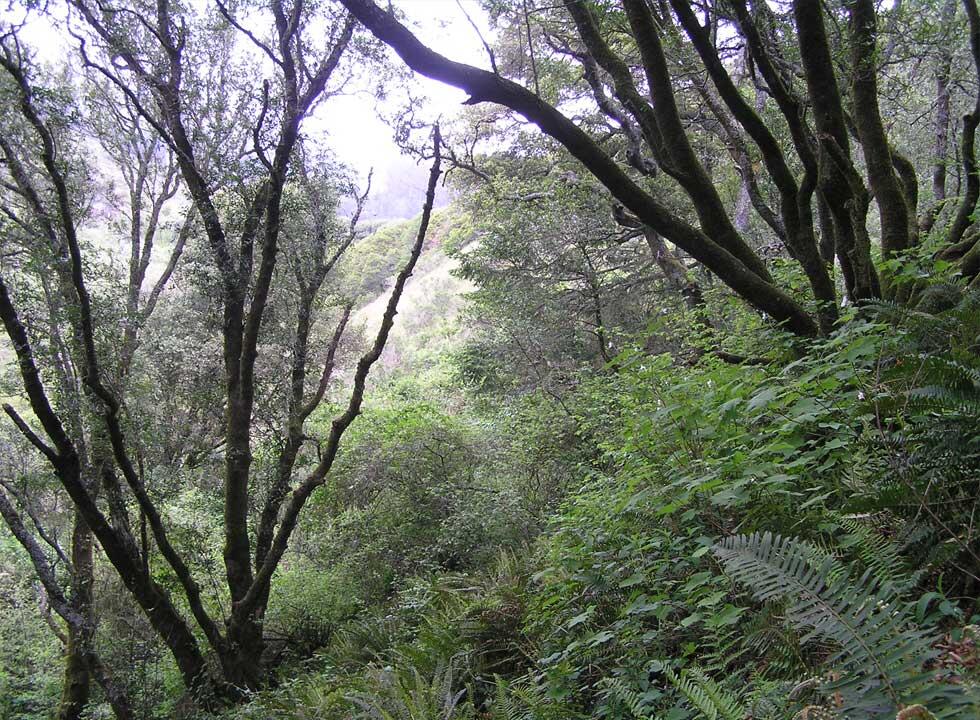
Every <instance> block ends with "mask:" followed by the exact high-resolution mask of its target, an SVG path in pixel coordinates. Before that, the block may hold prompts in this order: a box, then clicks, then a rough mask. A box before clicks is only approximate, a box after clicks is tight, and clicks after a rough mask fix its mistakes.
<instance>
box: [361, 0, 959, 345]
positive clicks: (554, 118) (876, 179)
mask: <svg viewBox="0 0 980 720" xmlns="http://www.w3.org/2000/svg"><path fill="white" fill-rule="evenodd" d="M342 1H343V3H344V5H345V6H346V7H348V8H349V9H350V10H351V12H352V13H354V14H355V15H356V16H357V18H358V19H359V20H360V21H361V22H362V23H363V24H364V25H365V26H366V27H367V28H368V29H369V30H371V32H372V33H374V35H375V36H377V37H378V38H379V39H381V40H383V41H384V42H385V43H387V44H388V45H389V46H391V47H392V48H393V49H394V50H395V52H396V53H397V54H398V55H399V56H400V57H401V59H402V60H403V61H404V62H405V63H406V64H407V65H408V66H409V67H411V68H412V69H413V70H415V71H416V72H419V73H421V74H423V75H426V76H428V77H432V78H434V79H437V80H441V81H443V82H446V83H448V84H451V85H455V86H457V87H460V88H461V89H463V90H465V91H467V92H468V93H470V95H471V97H470V99H469V100H468V102H469V103H474V104H475V103H482V102H492V103H497V104H499V105H503V106H505V107H507V108H510V109H511V110H513V111H515V112H517V113H519V114H521V115H523V116H524V117H525V118H527V119H528V120H529V121H531V122H533V123H535V124H536V125H538V126H539V127H540V129H541V130H542V131H543V132H545V133H546V134H548V135H550V136H551V137H553V138H554V139H556V140H557V141H559V142H560V143H561V144H562V145H564V146H565V148H566V149H567V150H568V151H569V152H570V153H571V154H572V155H573V156H574V157H575V158H576V159H578V160H579V161H580V162H581V163H582V165H584V166H585V168H586V169H587V170H588V171H589V172H591V173H592V174H593V175H594V176H595V177H596V178H597V179H598V180H599V181H600V182H601V183H602V184H603V185H604V186H605V187H606V189H607V190H608V191H609V192H610V194H611V195H612V196H613V197H614V198H615V199H616V200H617V201H619V202H620V203H622V205H624V206H625V207H626V208H627V209H628V210H629V211H630V212H632V213H633V214H635V215H636V216H637V217H638V218H639V219H640V220H641V221H642V222H643V223H644V224H645V225H647V226H649V227H650V228H652V229H653V230H655V231H656V232H657V233H659V234H660V235H662V236H663V237H664V238H666V239H667V240H668V241H669V242H671V243H673V244H674V245H676V246H677V247H679V248H681V249H682V250H683V251H685V252H687V253H689V254H690V255H691V256H693V257H694V258H696V259H697V260H698V261H699V262H701V263H702V264H703V265H704V266H705V267H706V268H708V269H709V270H710V271H711V272H713V273H714V274H715V275H717V276H718V277H719V278H720V279H721V280H722V281H723V282H725V283H726V284H727V285H728V286H729V287H730V288H731V289H732V290H733V291H734V292H735V293H737V294H738V295H739V296H740V297H742V298H743V299H744V300H746V301H747V302H748V303H750V304H751V305H753V306H754V307H755V308H757V309H758V310H760V311H762V312H765V313H766V314H768V315H769V316H770V317H772V318H773V319H774V320H776V321H777V322H779V323H781V324H783V325H784V326H785V327H786V328H787V329H789V330H790V331H792V332H794V333H796V334H798V335H803V336H807V335H813V334H816V333H818V332H828V331H829V329H830V328H831V327H832V325H833V323H834V321H835V318H836V305H837V300H836V295H837V293H836V289H835V287H834V283H833V281H832V277H831V265H830V263H831V261H832V259H833V258H834V257H836V260H837V262H838V263H839V264H840V267H841V272H842V275H843V281H844V291H845V293H846V295H847V296H848V298H850V299H851V300H864V299H874V298H877V297H880V296H881V295H882V292H883V291H884V292H885V293H886V294H889V295H891V294H894V288H893V287H892V284H891V282H890V281H889V282H887V283H886V284H885V287H884V288H882V285H881V281H880V278H879V273H878V270H877V269H876V268H875V265H874V262H873V257H872V245H873V243H872V239H871V236H870V230H869V228H870V227H871V225H870V223H869V219H868V208H869V203H870V200H871V197H872V193H873V195H874V199H875V200H876V203H877V205H878V209H879V217H880V222H881V229H882V234H881V238H880V239H881V248H882V253H883V255H884V256H885V257H886V258H891V257H896V256H898V255H900V254H901V253H902V252H904V251H905V250H907V249H908V248H910V247H912V246H914V245H915V244H916V242H917V240H916V232H915V227H914V223H913V222H912V218H913V217H914V216H915V214H916V212H917V210H918V207H917V205H918V195H917V181H916V177H915V171H914V168H913V167H912V165H911V163H910V162H909V161H908V160H907V159H906V158H905V157H904V155H902V154H901V153H900V152H899V151H898V150H897V148H896V147H895V146H894V144H893V143H891V141H890V139H889V138H888V136H887V132H886V130H885V128H884V126H883V124H882V122H881V111H880V106H879V98H878V89H877V87H876V80H875V79H876V74H877V71H878V66H877V64H876V60H877V59H878V57H879V56H878V54H877V52H876V48H877V45H878V40H877V28H876V18H877V16H876V12H875V10H874V8H873V7H872V6H871V5H870V4H868V3H862V2H855V3H851V4H849V5H848V6H847V8H846V12H847V18H849V33H848V35H847V37H835V38H833V39H832V38H831V36H830V35H829V34H828V31H827V27H826V22H825V17H824V11H823V9H822V8H821V5H820V4H819V3H816V2H811V1H810V0H799V1H798V2H794V3H793V15H792V20H791V21H789V20H787V19H783V18H777V17H776V16H775V14H774V12H773V11H772V9H770V8H769V7H768V6H767V5H765V4H764V3H754V4H752V5H751V6H750V5H749V4H748V3H746V2H744V1H743V0H734V2H732V3H731V4H730V5H727V4H726V5H716V6H710V7H700V6H696V5H693V4H691V3H686V2H683V0H679V1H678V2H673V1H671V2H670V6H669V8H668V7H667V6H666V5H665V4H663V3H661V4H652V3H647V2H644V1H643V0H623V2H622V4H621V7H620V6H619V5H617V4H614V3H609V2H595V3H593V2H585V1H584V0H568V2H565V3H564V5H563V9H564V18H565V23H566V25H567V24H568V23H569V22H570V23H571V27H572V28H573V33H572V34H571V36H570V42H569V43H568V45H567V47H566V48H565V51H566V54H568V55H569V56H571V57H575V58H578V60H579V62H580V63H581V65H582V68H583V72H584V74H585V77H586V79H588V80H589V83H590V85H591V86H592V88H593V91H594V94H595V99H596V102H597V103H598V105H599V106H600V107H601V108H602V110H603V111H604V112H605V113H606V114H607V115H608V116H609V117H610V118H611V119H612V120H614V121H615V122H616V123H617V124H618V125H619V126H620V127H621V128H622V132H623V133H624V134H625V135H626V136H627V138H628V142H629V148H630V149H629V151H628V153H627V158H626V159H627V166H626V167H624V166H623V165H622V164H620V163H619V162H617V160H616V158H615V157H613V156H612V155H610V154H609V153H608V152H607V151H606V150H605V149H604V148H603V147H602V145H601V144H600V143H599V142H598V141H597V140H596V139H594V138H593V137H591V136H590V135H589V134H588V133H586V132H585V131H583V130H582V129H581V128H579V127H578V126H577V125H576V123H575V122H573V121H572V120H570V119H569V118H568V117H567V116H566V115H564V114H562V112H561V111H560V110H559V109H558V107H557V106H556V105H555V104H551V103H549V102H547V101H545V99H543V97H541V96H539V94H537V93H536V92H535V91H532V90H529V89H527V88H525V87H523V86H521V85H519V84H518V83H516V82H513V81H511V80H508V79H507V78H505V77H504V76H503V75H501V74H499V73H498V72H490V71H485V70H480V69H478V68H476V67H472V66H469V65H464V64H461V63H457V62H453V61H451V60H449V59H448V58H445V57H443V56H442V55H440V54H438V53H437V52H435V51H433V50H432V49H430V48H428V47H426V46H424V45H423V44H422V43H420V42H419V41H418V40H417V38H415V37H414V36H413V35H412V34H411V32H409V31H408V30H407V29H406V28H405V27H404V26H402V25H401V24H400V23H399V22H398V21H397V20H396V19H395V18H394V16H393V15H391V14H389V13H387V12H385V11H384V10H382V9H381V8H379V7H378V6H377V5H375V4H374V3H372V2H370V0H342ZM968 1H969V0H968ZM835 12H839V9H838V10H835ZM699 13H702V14H703V15H704V18H705V19H704V21H703V22H702V21H701V20H700V19H699V16H698V14H699ZM839 20H841V18H840V17H838V16H835V17H834V21H835V22H838V21H839ZM614 31H615V32H616V35H615V38H616V39H615V44H614V40H613V32H614ZM681 33H683V34H681ZM733 33H734V34H735V35H736V37H737V38H739V40H740V41H741V42H742V43H744V46H745V47H746V49H747V53H748V58H749V61H750V62H751V64H752V70H753V73H752V74H753V77H752V82H753V86H752V87H751V88H749V89H748V92H749V93H755V94H757V95H758V94H763V93H764V94H765V96H766V98H771V99H772V101H773V103H774V104H775V106H776V109H777V110H778V116H779V118H780V122H781V123H783V124H784V127H785V128H786V130H787V131H788V133H789V142H788V143H786V142H784V141H780V139H779V135H778V134H777V131H776V130H775V128H776V127H777V125H776V124H775V123H774V122H773V121H772V120H769V119H765V118H764V117H763V115H762V114H760V112H759V111H757V109H756V108H755V107H754V106H753V104H752V103H751V102H750V101H749V100H748V99H746V97H745V94H744V92H745V89H744V88H740V87H739V86H738V84H737V83H736V82H735V81H734V80H733V78H732V76H731V72H730V70H729V67H730V66H729V64H727V63H726V61H725V58H724V57H723V55H722V48H723V46H724V38H725V37H728V36H731V35H732V34H733ZM624 38H625V39H624ZM781 38H788V39H789V42H784V41H783V40H781ZM675 43H681V46H682V47H681V50H683V51H684V52H687V50H688V49H689V50H692V51H693V53H694V54H696V56H697V58H698V59H699V62H700V66H699V68H698V69H697V70H696V72H697V73H704V74H705V75H707V76H708V77H709V78H710V80H711V84H712V85H713V89H712V90H711V93H712V94H714V93H717V102H716V105H717V106H718V107H720V108H722V109H723V111H724V113H725V114H726V115H729V116H730V119H731V121H733V122H734V123H735V125H736V126H737V136H738V137H740V138H741V141H742V142H744V143H745V144H746V145H747V146H748V147H751V148H752V152H753V155H754V154H755V153H758V156H759V157H760V158H761V163H762V166H763V167H764V168H765V171H766V175H767V176H768V179H769V181H771V182H772V184H773V186H774V187H775V188H776V195H777V203H778V208H779V211H778V220H779V224H778V226H779V227H780V228H781V233H780V234H781V236H782V237H781V239H782V242H783V244H784V246H785V249H786V251H787V252H788V253H789V254H790V255H791V256H792V257H793V258H794V259H795V261H796V262H797V263H798V264H799V266H800V267H801V269H802V270H803V272H804V273H805V275H806V277H807V278H808V280H809V285H810V300H811V302H813V303H815V306H816V312H815V313H814V312H813V311H811V310H808V309H807V307H805V306H804V305H802V304H801V303H800V302H798V301H797V300H795V299H794V298H792V297H790V295H789V294H787V292H786V291H785V289H784V288H782V287H781V286H780V285H779V284H778V283H777V282H776V281H775V280H774V279H773V278H772V276H771V274H770V272H769V270H768V269H767V267H766V264H765V263H764V262H763V260H762V259H761V257H760V256H759V254H758V252H757V251H756V250H755V249H754V248H753V247H752V243H750V242H748V241H747V239H746V238H745V236H744V235H743V233H742V232H740V231H739V230H738V228H737V227H736V223H735V222H734V221H733V220H732V217H731V215H730V212H729V210H728V208H726V206H725V204H724V202H723V201H722V200H721V198H720V196H719V194H718V192H717V189H716V187H715V186H714V184H713V182H712V179H711V177H710V174H709V173H708V172H707V171H706V168H705V165H704V163H703V162H702V161H701V160H700V159H699V158H698V156H697V153H696V152H695V145H694V142H693V138H692V131H691V129H689V127H687V126H686V125H685V122H684V118H683V116H682V106H681V104H680V102H679V99H678V98H679V88H683V86H684V81H683V80H681V79H680V78H681V74H680V70H679V66H678V64H677V62H676V61H675V63H674V64H673V65H672V62H671V58H670V57H669V54H668V45H669V44H675ZM836 43H845V44H846V45H848V46H849V47H850V48H851V59H850V62H849V63H844V68H845V69H844V71H843V75H844V81H845V82H844V83H842V82H841V81H839V80H838V75H839V74H840V71H839V70H838V66H839V65H841V64H842V63H841V59H840V58H839V57H836V56H835V55H834V52H833V48H834V46H835V44H836ZM671 46H672V45H671ZM786 52H793V53H796V54H798V56H799V58H800V60H801V65H802V69H801V72H802V75H803V79H804V81H805V87H802V86H800V84H799V82H798V81H797V77H796V74H795V71H794V68H793V65H792V63H791V62H790V61H789V60H787V58H786V57H785V56H784V53H786ZM685 67H686V66H685ZM685 72H687V71H686V70H685ZM606 88H611V92H612V97H609V95H608V93H607V92H606ZM538 89H540V86H538ZM767 103H768V101H767V100H766V99H765V98H763V103H762V104H763V106H765V105H766V104H767ZM848 104H849V105H850V106H851V107H850V111H848V110H847V109H846V106H847V105H848ZM808 107H811V108H812V118H811V117H808V116H807V114H806V112H805V109H806V108H808ZM852 139H853V140H855V141H856V143H857V144H858V145H859V146H860V148H861V150H862V155H863V157H864V159H865V166H866V167H865V169H864V171H862V168H861V163H860V162H859V161H858V160H856V159H855V157H854V151H853V148H852V147H851V141H852ZM650 161H652V162H650ZM629 167H633V168H634V170H640V171H643V172H636V171H631V170H629V169H628V168H629ZM652 168H658V169H659V170H660V171H661V172H662V173H663V174H664V175H667V176H669V178H670V179H671V180H672V184H674V185H676V186H677V187H679V188H680V189H681V190H682V191H683V193H684V195H685V196H686V199H685V202H684V204H683V206H682V207H672V206H670V205H668V204H667V203H666V202H665V201H664V200H663V199H662V194H661V195H658V194H657V193H656V192H655V191H653V190H650V189H649V188H650V187H651V185H650V183H647V182H645V181H644V180H643V177H645V176H649V175H650V174H651V172H652ZM794 168H796V169H794ZM865 177H867V180H866V179H865ZM869 184H870V190H869V187H868V185H869ZM967 204H969V203H967ZM815 209H816V210H817V211H818V212H817V215H818V216H819V218H820V225H821V232H820V237H818V234H817V231H816V225H815V221H814V216H815ZM689 215H693V216H694V217H696V218H697V225H694V224H692V223H691V222H690V221H688V220H687V219H686V218H687V216H689ZM773 224H775V223H773ZM822 248H823V250H822V251H821V249H822Z"/></svg>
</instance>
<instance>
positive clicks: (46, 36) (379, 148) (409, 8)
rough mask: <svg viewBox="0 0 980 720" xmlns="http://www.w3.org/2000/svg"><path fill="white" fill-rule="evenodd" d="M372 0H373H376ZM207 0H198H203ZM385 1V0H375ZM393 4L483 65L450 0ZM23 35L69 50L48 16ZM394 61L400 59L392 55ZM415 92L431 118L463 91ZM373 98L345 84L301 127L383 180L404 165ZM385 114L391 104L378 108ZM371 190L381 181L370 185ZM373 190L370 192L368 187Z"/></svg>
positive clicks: (9, 12) (0, 13)
mask: <svg viewBox="0 0 980 720" xmlns="http://www.w3.org/2000/svg"><path fill="white" fill-rule="evenodd" d="M376 1H377V0H376ZM461 1H462V4H463V6H464V7H465V8H466V14H468V15H469V16H470V18H471V19H472V20H473V22H475V23H476V24H477V26H478V27H479V28H480V32H481V33H483V35H484V37H485V38H487V39H488V40H490V39H491V37H492V33H491V32H490V30H489V28H488V24H487V18H486V16H485V14H484V13H483V11H482V10H481V8H480V7H479V5H478V3H477V2H476V0H461ZM207 2H208V0H201V3H202V4H206V3H207ZM381 3H382V4H387V0H381ZM394 4H395V6H396V7H397V8H398V9H399V10H401V11H402V12H403V13H404V14H405V16H406V21H405V22H406V24H407V25H408V26H409V27H410V28H411V29H412V30H413V31H414V32H415V33H416V34H417V35H418V36H419V37H420V39H421V40H422V41H423V42H425V43H426V44H429V45H431V46H433V47H435V48H437V49H438V50H439V52H441V53H442V54H444V55H446V56H448V57H450V58H452V59H453V60H458V61H461V62H466V63H470V64H473V65H478V66H480V67H487V66H488V60H487V57H486V54H485V51H484V49H483V47H482V44H481V42H480V36H479V35H478V34H477V32H476V30H474V28H473V26H472V25H471V24H470V22H469V21H468V20H467V19H466V15H464V13H463V11H462V10H461V9H460V7H459V4H457V2H456V0H396V1H395V2H394ZM52 10H53V11H54V12H56V13H60V12H63V10H62V8H60V7H58V6H57V4H56V5H55V6H53V7H52ZM0 17H4V18H9V19H13V20H15V21H16V20H17V19H20V18H23V17H24V10H23V9H22V8H21V7H20V6H19V4H18V2H17V0H13V1H12V2H9V4H8V3H4V2H3V0H0ZM24 37H25V38H26V40H27V42H28V44H29V45H31V46H32V47H33V48H34V49H35V50H36V51H37V52H38V54H39V56H40V57H41V58H42V59H43V60H44V61H46V62H57V61H58V60H59V59H61V58H62V57H64V55H65V54H66V53H68V52H72V50H71V43H70V42H69V39H68V38H66V37H63V36H62V33H61V32H60V31H59V30H58V29H57V28H56V27H55V26H54V25H52V23H50V22H49V21H46V20H44V19H33V20H31V21H30V22H29V23H28V26H27V27H26V28H25V32H24ZM395 60H396V61H397V62H400V60H398V59H397V58H395ZM412 94H413V96H415V97H424V98H425V100H426V102H425V105H424V107H425V110H424V114H423V115H422V117H423V118H424V119H426V120H434V119H435V118H437V117H439V116H442V117H443V118H447V119H448V118H451V117H453V116H454V115H455V114H456V113H458V112H459V111H460V109H461V103H462V102H463V100H465V99H466V95H465V94H464V93H462V92H461V91H459V90H456V89H454V88H450V87H447V86H445V85H442V84H440V83H437V82H434V81H431V80H428V79H427V78H423V77H420V76H415V85H414V87H413V89H412ZM376 106H377V101H376V100H375V98H374V97H373V96H372V94H371V92H370V88H367V87H365V88H362V89H358V88H357V87H356V86H351V87H349V88H348V94H346V95H344V96H340V97H334V98H330V99H329V100H328V101H326V102H325V103H323V104H322V105H321V106H319V107H318V108H317V109H316V111H315V114H314V116H313V117H312V118H310V119H308V120H307V123H306V126H305V127H306V130H307V132H309V133H311V134H314V135H320V134H321V133H323V134H324V136H325V138H326V142H327V144H328V145H329V146H330V147H331V148H332V149H333V150H334V152H335V153H336V155H337V157H338V159H339V160H341V161H343V162H345V163H347V164H349V165H351V166H352V167H353V168H354V169H355V170H356V171H357V172H358V174H359V175H360V176H361V177H362V178H363V177H364V176H365V175H366V174H367V171H368V169H370V168H373V169H374V171H375V177H376V178H378V179H379V181H380V183H381V184H383V183H384V178H385V177H386V175H387V172H386V171H390V170H391V169H392V168H396V167H398V166H404V163H405V160H404V159H403V158H401V157H400V151H399V149H398V148H397V146H396V145H395V143H394V140H393V131H392V129H391V128H389V127H388V126H387V125H385V123H384V122H383V121H382V120H381V119H380V118H379V113H378V108H377V107H376ZM382 109H383V110H387V111H388V112H389V114H390V113H391V112H393V108H391V107H388V108H382ZM375 188H376V190H378V191H383V190H384V188H383V187H379V186H378V184H376V185H375ZM372 194H373V193H372Z"/></svg>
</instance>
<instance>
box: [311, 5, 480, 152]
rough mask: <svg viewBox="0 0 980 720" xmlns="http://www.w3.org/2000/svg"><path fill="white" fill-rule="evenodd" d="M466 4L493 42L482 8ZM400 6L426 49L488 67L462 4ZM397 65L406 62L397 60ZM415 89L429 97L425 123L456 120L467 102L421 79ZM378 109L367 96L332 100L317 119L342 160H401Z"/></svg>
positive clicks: (454, 91) (460, 95) (462, 96)
mask: <svg viewBox="0 0 980 720" xmlns="http://www.w3.org/2000/svg"><path fill="white" fill-rule="evenodd" d="M462 4H463V7H464V8H465V9H466V13H467V14H468V15H469V16H470V18H472V20H473V21H474V22H475V23H476V24H477V26H478V27H479V28H480V32H481V33H482V34H483V36H484V37H485V38H487V39H488V40H489V39H490V38H491V37H492V33H491V32H490V30H489V28H488V26H487V18H486V16H485V15H484V13H483V11H482V10H481V9H480V7H479V5H477V3H476V2H474V1H473V0H464V2H463V3H462ZM395 5H396V7H397V8H398V9H399V10H402V11H403V12H404V13H405V15H406V24H408V26H409V27H410V28H411V29H412V30H413V31H414V32H415V33H416V34H417V35H418V36H419V39H421V40H422V42H424V43H425V44H427V45H430V46H434V47H438V49H439V52H440V53H442V54H443V55H446V56H447V57H449V58H451V59H452V60H458V61H460V62H465V63H469V64H471V65H476V66H478V67H487V66H488V60H487V57H486V54H485V51H484V50H483V47H482V45H481V43H480V36H479V35H478V34H477V32H476V30H474V29H473V27H472V26H471V25H470V24H469V22H468V21H467V20H466V17H465V15H464V14H463V12H462V11H461V10H460V8H459V5H457V3H456V0H400V1H399V2H396V3H395ZM395 60H396V61H397V62H401V61H400V60H398V59H397V57H396V58H395ZM488 69H489V68H488ZM415 83H416V86H417V87H416V89H415V90H414V91H415V92H419V93H422V94H424V95H425V97H426V100H427V101H426V103H425V107H426V110H425V117H426V119H429V120H434V119H435V118H437V117H439V116H442V117H444V118H448V117H452V116H454V115H455V114H456V113H458V112H459V111H460V108H461V106H462V102H463V101H464V100H465V99H466V97H467V96H466V94H465V93H464V92H462V91H461V90H457V89H456V88H452V87H449V86H447V85H443V84H442V83H438V82H435V81H434V80H429V79H428V78H424V77H421V76H419V75H416V76H415ZM375 106H376V102H375V100H374V98H373V97H371V96H370V93H368V92H364V91H362V92H359V93H355V94H352V95H348V96H346V97H338V98H332V99H330V100H329V101H328V102H327V103H325V104H324V105H323V106H322V107H321V108H319V109H318V117H316V118H314V119H315V120H323V121H324V125H325V127H326V129H327V132H328V134H329V137H330V143H331V145H332V146H333V147H334V150H335V151H336V152H337V154H338V156H339V157H340V159H341V160H344V161H346V162H348V163H353V164H356V165H357V166H364V165H367V166H370V167H374V168H376V169H383V168H385V166H386V165H387V164H388V163H390V162H392V160H393V158H394V157H397V155H398V149H397V147H396V145H395V143H394V141H393V139H392V130H391V129H390V128H389V127H387V126H386V125H385V124H384V122H383V121H382V120H380V119H379V117H378V111H377V109H376V107H375ZM382 109H383V110H391V109H392V108H390V107H389V108H382Z"/></svg>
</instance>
